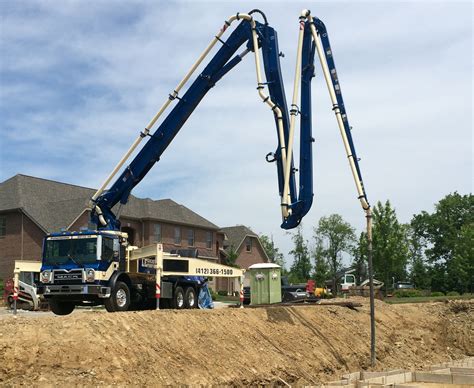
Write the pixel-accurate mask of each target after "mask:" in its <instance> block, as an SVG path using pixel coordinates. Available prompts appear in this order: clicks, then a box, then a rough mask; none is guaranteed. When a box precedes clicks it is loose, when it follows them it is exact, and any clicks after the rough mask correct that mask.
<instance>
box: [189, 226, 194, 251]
mask: <svg viewBox="0 0 474 388" xmlns="http://www.w3.org/2000/svg"><path fill="white" fill-rule="evenodd" d="M188 246H189V247H193V246H194V229H188Z"/></svg>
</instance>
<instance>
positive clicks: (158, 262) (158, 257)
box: [155, 244, 163, 310]
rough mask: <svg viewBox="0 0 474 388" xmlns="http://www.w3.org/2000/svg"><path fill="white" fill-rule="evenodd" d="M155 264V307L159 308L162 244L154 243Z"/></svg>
mask: <svg viewBox="0 0 474 388" xmlns="http://www.w3.org/2000/svg"><path fill="white" fill-rule="evenodd" d="M155 265H156V281H155V283H156V291H155V297H156V309H157V310H159V309H160V298H161V270H162V269H163V245H162V244H156V257H155Z"/></svg>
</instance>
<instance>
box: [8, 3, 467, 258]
mask: <svg viewBox="0 0 474 388" xmlns="http://www.w3.org/2000/svg"><path fill="white" fill-rule="evenodd" d="M84 4H85V5H84ZM239 4H240V5H236V4H234V3H224V4H223V3H222V2H199V3H195V2H171V3H165V2H132V3H120V2H119V3H117V2H109V1H105V2H99V3H97V2H86V3H84V2H74V1H72V2H61V3H58V2H40V3H27V2H15V3H10V4H9V5H8V6H4V7H2V11H1V12H2V23H1V33H0V44H1V50H2V52H4V53H7V54H8V55H3V56H2V59H1V64H0V66H1V73H0V77H1V78H0V82H1V85H0V86H1V88H0V89H1V91H0V93H1V94H0V98H1V99H0V111H1V112H2V116H3V121H2V124H1V127H0V131H1V134H2V136H1V138H2V140H1V143H0V147H1V148H2V149H1V156H0V163H1V171H0V173H1V178H2V179H7V178H9V177H10V176H12V175H14V174H16V173H25V174H31V175H37V176H42V177H45V178H52V179H58V180H62V181H66V182H70V183H75V184H80V185H85V186H89V187H97V186H98V185H99V184H100V183H101V182H102V180H103V179H105V177H106V175H107V174H108V173H109V171H110V170H111V169H112V167H113V166H114V165H115V163H116V161H117V160H118V159H119V158H120V156H121V155H122V153H123V152H124V151H125V150H126V149H127V148H128V146H129V145H130V144H131V142H132V141H133V140H134V139H135V137H136V136H137V135H138V133H139V131H140V130H142V128H143V127H144V125H145V124H146V123H147V122H148V120H149V119H150V118H151V117H152V116H153V114H154V113H155V111H156V110H157V109H158V107H159V106H160V105H161V104H162V103H163V101H164V100H165V99H166V98H167V95H168V93H170V92H171V91H172V90H173V88H174V87H175V85H176V84H177V83H178V82H179V80H180V79H181V77H182V76H183V75H184V73H185V72H186V71H187V69H188V68H189V67H190V65H191V64H192V63H193V62H194V60H195V59H196V57H197V56H198V55H199V54H200V52H201V51H202V50H203V49H204V47H205V46H206V45H207V43H208V42H209V40H210V39H211V38H212V36H213V35H214V34H215V33H216V31H217V30H218V29H219V28H220V27H221V25H222V23H223V21H224V19H225V18H227V17H228V16H229V15H231V14H232V13H235V12H237V11H241V12H245V11H248V10H249V9H250V8H254V7H258V8H261V9H263V10H264V11H265V12H266V13H267V17H268V19H269V21H270V24H271V25H272V26H274V27H275V28H276V29H277V30H278V33H279V39H280V49H281V50H282V51H283V52H284V53H285V54H286V56H285V58H283V59H282V66H283V72H284V77H285V82H286V83H285V88H286V93H287V95H290V94H291V92H292V86H291V85H292V77H293V72H294V62H295V46H296V34H297V29H298V19H297V16H298V14H299V11H300V9H301V8H303V7H305V3H303V2H289V1H288V2H283V1H281V2H273V1H271V2H267V1H263V2H258V3H257V4H256V5H255V4H254V2H240V3H239ZM315 6H316V5H315ZM312 11H313V13H314V14H316V15H318V16H320V17H321V19H322V20H324V21H325V23H326V26H327V28H328V31H329V34H330V38H331V43H332V45H333V50H334V54H335V60H336V65H337V66H338V72H339V77H340V80H341V85H342V90H343V93H344V98H345V102H346V107H347V109H348V113H349V119H350V121H351V123H352V125H353V126H354V131H353V135H354V140H355V144H356V149H357V151H358V154H359V156H360V157H362V161H361V163H362V164H361V167H362V173H363V176H364V181H365V184H366V187H367V190H368V195H369V199H371V201H372V203H375V202H376V201H377V200H382V201H384V200H385V199H390V200H391V201H392V203H393V204H394V205H395V207H396V208H397V211H398V213H399V215H400V217H401V219H402V221H404V222H406V221H409V219H410V217H411V215H412V214H413V213H415V212H418V211H420V210H422V209H427V210H429V209H431V207H432V204H433V203H434V202H436V201H438V200H439V199H440V198H441V197H442V196H444V195H445V194H447V193H448V192H450V191H454V190H459V191H461V192H467V191H470V190H472V87H471V85H472V64H471V56H472V20H471V17H470V15H471V12H469V11H471V5H470V4H469V3H467V2H464V3H455V4H452V3H449V4H448V3H430V6H429V7H428V6H427V4H426V3H423V2H417V3H407V2H390V3H383V4H378V3H370V2H369V3H365V2H357V3H354V2H322V3H318V4H317V9H312ZM239 51H240V50H239ZM316 75H317V77H316V79H315V80H314V81H313V83H314V88H313V90H314V91H313V106H314V110H313V122H314V130H313V131H314V137H315V138H316V143H315V147H314V167H315V174H314V176H315V178H314V180H315V200H314V205H313V209H312V210H311V212H310V213H309V214H308V216H307V217H306V219H305V221H304V224H305V233H306V236H307V238H308V239H309V238H310V237H311V233H312V232H311V226H312V225H316V223H317V220H318V218H319V217H321V216H323V215H328V214H330V213H335V212H337V213H340V214H342V215H343V217H344V218H345V219H346V220H348V221H350V222H351V223H352V224H353V225H354V226H356V227H357V228H358V229H362V228H363V226H364V218H363V213H362V211H361V210H360V207H359V204H358V202H357V200H356V194H355V189H354V187H353V186H354V185H353V181H352V176H351V174H350V172H349V169H348V166H347V160H346V157H345V155H344V151H343V147H342V144H341V141H340V138H339V133H338V129H337V126H336V123H335V120H334V117H333V113H332V112H331V110H330V104H329V100H328V97H327V91H326V89H325V85H324V83H323V81H322V80H321V72H320V70H319V65H318V64H316ZM469 81H470V82H469ZM255 82H256V81H255V74H254V65H253V58H252V54H249V55H248V56H247V57H246V58H245V59H244V61H243V63H241V64H240V65H239V66H238V67H236V68H235V69H234V71H232V72H231V73H229V74H228V75H227V76H226V77H225V78H224V79H223V80H222V81H221V82H219V83H218V84H217V86H216V87H215V88H213V89H212V90H211V91H210V92H209V95H208V96H206V97H205V98H204V100H203V101H202V103H201V104H200V105H199V107H198V108H197V110H196V111H195V113H194V114H193V115H192V116H191V117H190V119H189V120H188V122H187V123H186V125H185V126H184V127H183V129H182V130H181V132H180V133H179V134H178V135H177V137H176V139H175V140H174V141H173V142H172V144H171V145H170V146H169V148H168V149H167V150H166V152H165V153H164V154H163V157H162V160H161V161H160V162H159V163H158V165H156V166H155V168H154V169H153V170H152V171H150V173H149V174H148V176H147V177H146V178H145V179H144V180H143V182H142V183H141V184H140V185H139V186H138V187H137V188H136V190H135V191H134V194H135V195H138V196H144V197H145V196H146V197H152V198H161V197H170V198H173V199H175V200H176V201H178V202H181V203H183V204H184V205H186V206H188V207H190V208H192V209H193V210H195V211H197V212H198V213H200V214H202V215H203V216H204V217H206V218H208V219H209V220H211V221H212V222H214V223H216V224H218V225H221V226H226V225H229V224H246V225H249V226H251V227H253V228H254V229H255V230H256V231H257V232H262V233H266V234H273V236H274V238H275V241H276V243H277V244H279V245H280V247H281V249H282V251H283V252H284V253H287V252H288V251H289V250H290V249H291V242H290V236H289V235H287V234H285V232H284V231H282V230H280V228H279V224H280V221H281V220H280V214H279V211H280V210H279V198H278V195H277V181H276V170H275V166H274V165H268V164H267V163H265V162H264V155H265V154H266V153H267V152H269V151H273V150H274V149H275V146H276V132H275V128H274V122H273V118H272V115H271V112H270V111H269V109H268V108H267V107H266V106H265V105H264V104H262V103H261V102H260V100H259V98H258V96H257V93H256V90H255ZM297 156H298V152H297V150H296V157H297Z"/></svg>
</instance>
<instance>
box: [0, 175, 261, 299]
mask: <svg viewBox="0 0 474 388" xmlns="http://www.w3.org/2000/svg"><path fill="white" fill-rule="evenodd" d="M94 192H95V190H94V189H91V188H86V187H81V186H75V185H70V184H66V183H62V182H56V181H52V180H47V179H41V178H36V177H31V176H26V175H20V174H19V175H15V176H14V177H12V178H10V179H8V180H6V181H4V182H2V183H0V279H6V278H9V277H11V276H12V272H13V263H14V261H15V260H38V261H40V260H41V250H42V240H43V237H44V236H45V235H46V234H47V233H51V232H58V231H61V230H80V229H81V228H87V227H88V226H89V227H92V228H93V227H94V225H88V223H89V210H87V209H86V204H87V202H88V200H89V198H90V197H91V196H92V195H93V194H94ZM114 212H115V214H120V217H119V218H120V221H121V224H122V230H123V231H126V232H127V233H128V234H129V240H130V241H131V243H132V244H133V245H136V246H139V247H140V246H144V245H148V244H153V243H158V242H161V243H162V244H163V247H164V250H165V251H167V252H169V251H172V250H175V249H191V250H192V251H193V253H195V254H196V255H197V257H199V258H202V259H207V260H213V261H218V262H224V263H225V258H226V256H227V253H226V248H227V249H228V247H229V246H231V244H234V245H235V244H237V242H236V241H237V240H238V239H239V238H240V237H241V236H242V238H244V237H243V236H247V234H248V235H249V236H251V237H250V238H251V239H252V241H253V240H254V239H256V240H257V241H258V236H256V235H255V234H254V233H253V232H251V231H250V232H249V233H246V234H242V232H240V234H239V233H234V229H235V228H224V229H220V228H219V227H218V226H217V225H215V224H213V223H212V222H210V221H208V220H207V219H205V218H204V217H202V216H200V215H199V214H197V213H195V212H193V211H192V210H190V209H188V208H187V207H185V206H183V205H180V204H178V203H176V202H174V201H173V200H171V199H162V200H152V199H149V198H145V199H142V198H137V197H135V196H133V195H132V196H130V200H129V202H128V203H127V205H125V206H122V209H119V208H118V207H117V208H114ZM236 228H237V230H240V228H243V227H236ZM236 236H237V237H236ZM257 241H254V242H252V243H251V244H253V245H252V247H253V246H257V248H256V249H254V250H252V249H253V248H251V249H250V251H247V250H246V248H245V247H246V246H245V245H242V247H240V245H241V244H239V246H238V248H239V251H241V252H242V253H241V257H240V256H239V258H238V260H237V264H238V265H240V266H241V267H242V268H247V267H248V266H249V265H251V264H253V263H254V262H261V261H262V256H260V255H259V253H260V252H261V251H262V249H261V245H260V244H259V242H257ZM226 244H227V245H226ZM232 246H233V245H232ZM258 246H259V247H258ZM259 249H260V251H259ZM210 285H211V287H213V288H214V289H217V290H220V289H222V290H228V289H229V285H228V284H226V283H225V282H223V283H222V284H216V283H215V280H214V281H213V282H212V283H211V284H210ZM231 288H232V287H231Z"/></svg>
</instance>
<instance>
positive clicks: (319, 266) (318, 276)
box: [313, 239, 330, 287]
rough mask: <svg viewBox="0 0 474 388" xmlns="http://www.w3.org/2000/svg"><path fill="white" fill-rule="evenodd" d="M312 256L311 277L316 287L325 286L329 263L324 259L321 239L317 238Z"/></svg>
mask: <svg viewBox="0 0 474 388" xmlns="http://www.w3.org/2000/svg"><path fill="white" fill-rule="evenodd" d="M313 258H314V274H313V278H314V280H315V282H316V285H317V286H318V287H325V286H326V280H328V279H329V277H330V274H329V265H328V262H327V260H326V256H325V251H324V245H323V241H322V239H317V241H316V245H315V248H314V251H313Z"/></svg>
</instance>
